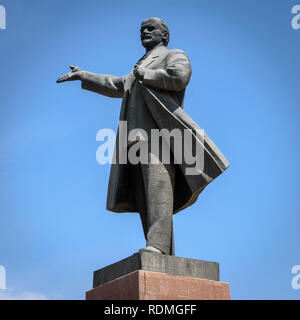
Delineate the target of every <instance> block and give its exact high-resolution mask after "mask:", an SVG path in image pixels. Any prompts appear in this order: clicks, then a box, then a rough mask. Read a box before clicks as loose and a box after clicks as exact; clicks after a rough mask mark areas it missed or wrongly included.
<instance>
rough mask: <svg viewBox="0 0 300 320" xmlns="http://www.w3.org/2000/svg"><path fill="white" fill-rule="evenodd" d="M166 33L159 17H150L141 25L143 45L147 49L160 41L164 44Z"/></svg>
mask: <svg viewBox="0 0 300 320" xmlns="http://www.w3.org/2000/svg"><path fill="white" fill-rule="evenodd" d="M165 37H166V35H165V32H164V28H163V26H162V24H161V21H160V20H159V19H157V18H149V19H146V20H144V21H143V23H142V25H141V40H142V45H143V47H145V48H146V49H152V48H154V47H155V46H156V45H158V44H159V43H162V44H163V40H164V39H165Z"/></svg>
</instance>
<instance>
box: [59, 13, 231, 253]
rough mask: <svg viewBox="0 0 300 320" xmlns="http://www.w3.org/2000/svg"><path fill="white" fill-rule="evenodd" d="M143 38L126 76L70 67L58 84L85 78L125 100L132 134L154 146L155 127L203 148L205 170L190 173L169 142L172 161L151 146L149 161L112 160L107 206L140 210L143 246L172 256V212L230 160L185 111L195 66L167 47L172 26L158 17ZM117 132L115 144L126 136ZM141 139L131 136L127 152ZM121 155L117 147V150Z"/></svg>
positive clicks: (145, 26) (85, 84) (146, 24)
mask: <svg viewBox="0 0 300 320" xmlns="http://www.w3.org/2000/svg"><path fill="white" fill-rule="evenodd" d="M140 31H141V41H142V45H143V46H144V48H145V49H146V54H145V55H144V56H143V57H142V58H141V59H140V60H139V61H138V62H137V63H136V65H135V67H134V69H133V70H132V72H131V73H130V74H128V75H126V76H123V77H116V76H111V75H103V74H94V73H91V72H87V71H83V70H82V69H81V68H79V67H74V66H70V68H71V70H72V71H71V72H69V73H67V74H65V75H64V76H62V77H61V78H59V79H58V80H57V82H64V81H73V80H81V82H82V88H83V89H87V90H90V91H94V92H97V93H100V94H102V95H105V96H108V97H114V98H122V107H121V114H120V121H127V126H128V128H127V129H128V132H130V131H131V130H134V129H142V130H144V131H143V132H146V136H147V137H148V140H147V141H146V143H148V144H149V146H150V140H151V138H150V137H151V130H153V129H158V130H161V129H168V130H173V129H178V130H181V131H183V130H189V132H191V135H192V138H193V142H192V145H194V146H195V145H196V146H197V145H199V146H201V148H202V150H203V161H202V167H201V169H202V170H201V171H199V173H198V174H193V175H188V174H186V168H187V167H188V165H189V164H187V163H186V162H185V161H184V160H183V161H182V162H181V163H180V161H175V157H174V149H173V148H174V146H172V145H171V144H170V145H169V149H170V153H171V161H170V162H169V163H165V162H164V161H163V159H162V157H161V154H157V152H153V150H152V147H151V146H150V147H149V148H148V159H149V161H148V163H138V164H132V163H130V162H129V163H121V162H120V161H117V163H115V164H112V166H111V174H110V180H109V186H108V194H107V209H108V210H110V211H113V212H138V213H139V214H140V217H141V221H142V226H143V230H144V234H145V238H146V243H147V246H146V248H144V249H145V250H149V251H153V252H157V253H162V254H167V255H174V254H175V253H174V236H173V214H174V213H177V212H179V211H181V210H182V209H184V208H186V207H188V206H190V205H192V204H193V203H194V202H195V201H196V200H197V198H198V195H199V194H200V192H201V191H202V190H203V189H204V188H205V187H206V185H208V184H209V183H210V182H211V181H212V180H213V179H214V178H216V177H217V176H218V175H219V174H220V173H222V172H223V171H224V170H225V169H226V168H227V167H228V166H229V163H228V161H227V160H226V159H225V157H224V156H223V155H222V153H221V152H220V150H219V149H218V148H217V147H216V146H215V145H214V143H213V142H212V141H211V140H210V139H209V138H208V136H207V135H204V136H203V139H202V140H201V139H199V138H197V136H196V135H195V130H199V129H200V128H199V127H198V126H197V124H196V123H195V122H194V121H193V120H192V119H191V118H190V117H189V116H188V115H187V114H186V113H185V112H184V111H183V109H182V107H183V100H184V95H185V89H186V86H187V85H188V83H189V80H190V77H191V72H192V70H191V65H190V61H189V58H188V57H187V55H186V54H185V53H184V52H183V51H181V50H177V49H174V50H168V49H167V45H168V42H169V29H168V27H167V25H166V24H165V22H164V21H163V20H161V19H159V18H149V19H146V20H144V21H143V22H142V25H141V30H140ZM120 134H121V133H120V129H119V131H118V136H117V141H116V146H117V145H119V141H120V139H121V138H122V137H121V136H120ZM135 143H137V141H131V140H130V139H129V140H128V144H127V145H126V152H127V151H128V150H129V148H130V147H131V146H132V145H133V144H135ZM115 154H116V155H117V158H118V150H117V148H115Z"/></svg>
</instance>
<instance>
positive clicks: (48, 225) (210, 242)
mask: <svg viewBox="0 0 300 320" xmlns="http://www.w3.org/2000/svg"><path fill="white" fill-rule="evenodd" d="M295 4H300V1H298V3H297V1H292V0H276V1H271V0H263V1H261V0H255V1H254V0H252V1H248V0H226V1H225V0H196V1H192V0H186V1H182V0H178V1H176V0H173V1H168V0H152V1H151V2H149V1H148V2H146V1H140V0H138V1H136V0H127V1H121V0H115V1H102V0H87V1H71V0H51V1H48V0H47V1H46V0H45V1H40V0H0V5H4V6H5V8H6V11H7V29H6V30H0V74H1V77H0V133H1V138H0V148H1V153H0V265H2V266H4V267H5V269H6V274H7V279H6V284H7V289H6V290H1V289H0V298H5V297H6V298H7V297H14V298H24V297H31V298H46V299H84V294H85V291H86V290H89V289H91V288H92V276H93V274H92V273H93V271H94V270H96V269H99V268H101V267H104V266H106V265H108V264H111V263H113V262H116V261H119V260H120V259H123V258H125V257H128V256H130V255H131V254H133V253H135V252H137V250H138V249H139V248H142V247H144V245H145V243H144V238H143V232H142V228H141V224H140V221H139V217H138V215H137V214H117V213H110V212H108V211H106V209H105V202H106V192H107V184H108V178H109V171H110V167H109V165H105V166H104V165H102V166H101V165H99V164H98V163H97V162H96V150H97V148H98V147H99V145H100V142H99V141H96V133H97V131H98V130H100V129H102V128H111V129H114V130H116V129H117V125H118V117H119V111H120V104H121V100H120V99H110V98H106V97H104V96H100V95H97V94H95V93H91V92H88V91H85V90H81V88H80V83H79V82H73V83H64V84H60V85H58V84H56V83H55V81H56V79H57V78H58V77H59V76H61V75H62V74H64V73H65V72H67V71H68V65H69V64H73V65H78V66H80V67H82V68H83V69H85V70H89V71H93V72H98V73H105V74H114V75H126V74H128V73H129V72H130V71H131V69H132V68H133V66H134V64H135V63H136V62H137V60H138V59H139V58H140V57H141V56H142V55H143V54H144V49H143V47H142V46H141V44H140V40H139V29H140V24H141V22H142V20H143V19H145V18H147V17H151V16H158V17H161V18H162V19H164V20H165V21H166V23H167V24H168V26H169V28H170V33H171V36H170V43H169V48H178V49H181V50H184V51H185V52H186V53H187V54H188V56H189V57H190V60H191V65H192V69H193V74H192V77H191V81H190V84H189V86H188V88H187V91H186V98H185V105H184V109H185V111H186V112H187V113H188V114H189V115H190V116H191V117H192V118H193V119H194V120H195V121H196V122H197V123H198V124H199V125H200V127H201V128H203V129H204V130H205V131H206V133H207V134H208V135H209V136H210V138H211V139H212V140H213V141H214V142H215V143H216V144H217V146H218V147H219V148H220V149H221V150H222V152H223V153H224V155H225V156H226V157H227V159H228V160H229V161H230V163H231V166H230V168H229V169H228V170H227V171H226V172H225V173H224V174H222V175H221V176H220V177H218V178H217V179H216V180H215V181H214V182H212V183H211V184H210V185H209V186H208V187H207V188H206V189H205V190H204V192H203V193H202V194H201V195H200V197H199V199H198V201H197V202H196V203H195V204H194V205H193V206H192V207H190V208H188V209H186V210H184V211H182V212H180V213H179V214H178V215H176V216H175V217H174V223H175V245H176V254H177V255H178V256H182V257H187V258H195V259H202V260H209V261H217V262H219V263H220V271H221V280H222V281H225V282H229V283H230V289H231V295H232V298H233V299H299V298H300V290H294V289H293V288H292V286H291V281H292V278H293V274H292V273H291V269H292V267H293V266H294V265H300V247H299V244H300V241H299V231H300V217H299V209H300V199H299V187H300V174H299V168H298V167H297V164H298V163H299V156H300V154H299V147H300V143H299V121H300V105H299V104H300V103H299V93H300V80H299V70H300V59H299V57H300V55H299V54H300V29H299V30H294V29H293V28H292V27H291V19H292V14H291V9H292V7H293V6H294V5H295Z"/></svg>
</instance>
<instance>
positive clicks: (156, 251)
mask: <svg viewBox="0 0 300 320" xmlns="http://www.w3.org/2000/svg"><path fill="white" fill-rule="evenodd" d="M141 250H145V251H150V252H154V253H161V254H163V252H162V251H160V250H159V249H157V248H154V247H152V246H147V247H146V248H143V249H141Z"/></svg>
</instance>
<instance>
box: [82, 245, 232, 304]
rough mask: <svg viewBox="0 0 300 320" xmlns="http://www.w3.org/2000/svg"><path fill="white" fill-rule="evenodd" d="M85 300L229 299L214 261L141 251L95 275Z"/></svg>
mask: <svg viewBox="0 0 300 320" xmlns="http://www.w3.org/2000/svg"><path fill="white" fill-rule="evenodd" d="M93 287H94V288H93V289H92V290H90V291H87V292H86V299H87V300H229V299H230V292H229V285H228V284H227V283H223V282H220V281H219V264H218V263H216V262H209V261H202V260H195V259H186V258H179V257H174V256H165V255H161V254H157V253H151V252H147V251H143V250H140V251H139V253H136V254H134V255H133V256H131V257H128V258H126V259H124V260H122V261H119V262H117V263H115V264H112V265H109V266H107V267H105V268H103V269H100V270H97V271H95V272H94V281H93Z"/></svg>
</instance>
